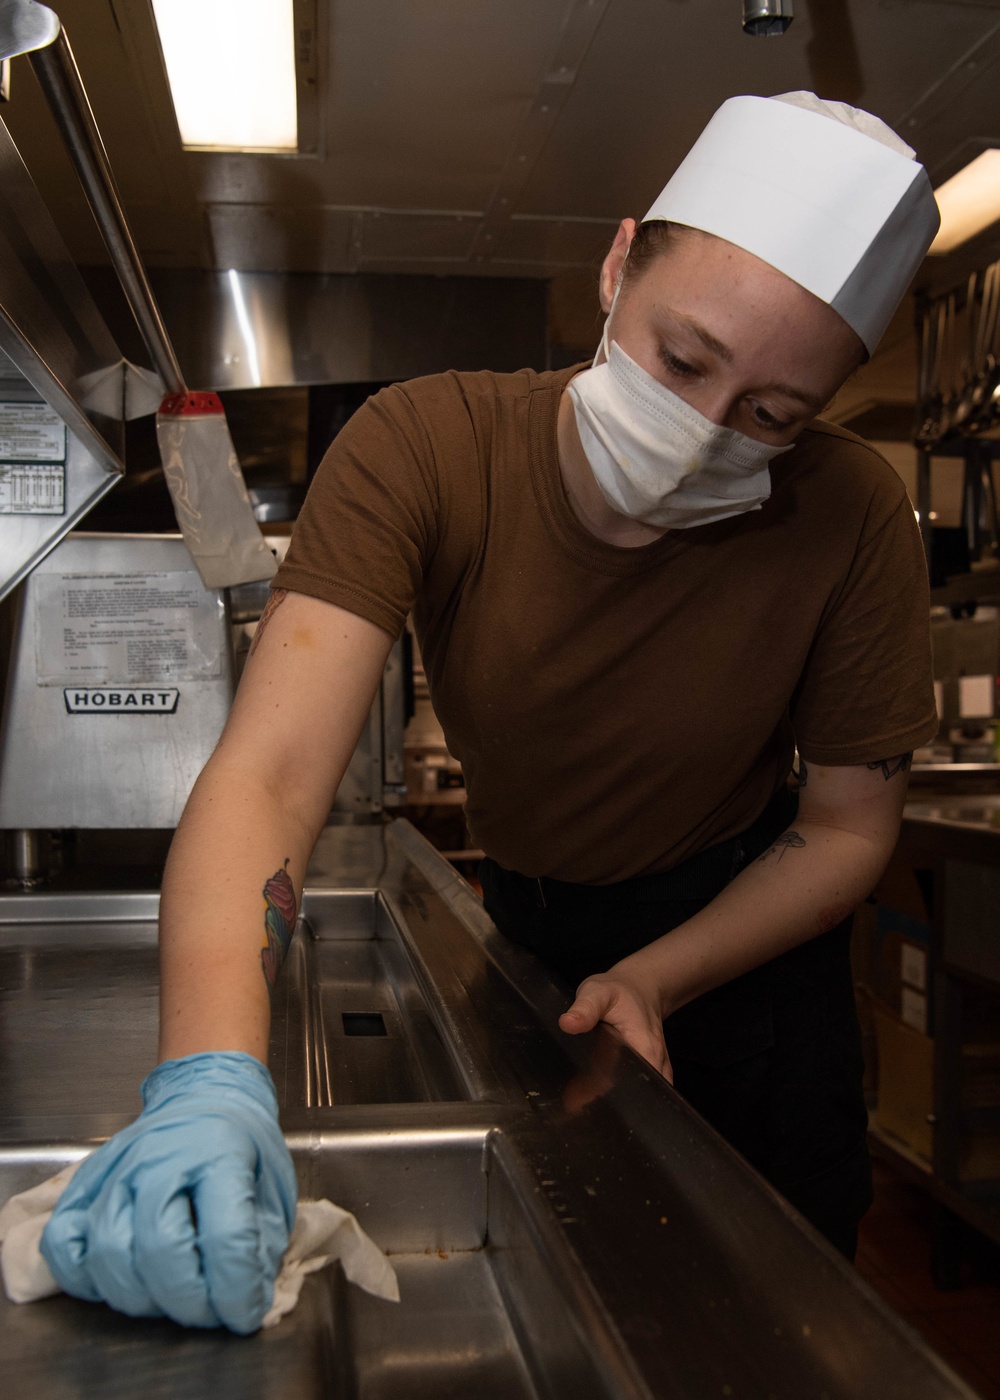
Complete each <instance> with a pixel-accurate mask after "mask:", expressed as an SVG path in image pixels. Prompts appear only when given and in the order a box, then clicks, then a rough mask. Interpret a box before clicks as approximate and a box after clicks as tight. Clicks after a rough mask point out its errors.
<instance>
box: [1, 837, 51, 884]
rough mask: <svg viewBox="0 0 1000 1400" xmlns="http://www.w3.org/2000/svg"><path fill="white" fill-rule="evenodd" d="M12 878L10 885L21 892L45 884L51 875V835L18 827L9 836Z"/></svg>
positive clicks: (9, 881)
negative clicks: (49, 874)
mask: <svg viewBox="0 0 1000 1400" xmlns="http://www.w3.org/2000/svg"><path fill="white" fill-rule="evenodd" d="M8 841H9V842H10V863H11V869H12V878H11V879H10V880H8V882H7V883H8V885H10V886H12V887H14V888H16V889H21V890H31V889H35V888H36V886H38V885H41V884H44V883H45V880H46V877H47V876H48V873H49V834H48V832H47V831H29V830H27V829H26V828H24V827H18V828H17V829H15V830H13V831H11V832H10V833H9V835H8Z"/></svg>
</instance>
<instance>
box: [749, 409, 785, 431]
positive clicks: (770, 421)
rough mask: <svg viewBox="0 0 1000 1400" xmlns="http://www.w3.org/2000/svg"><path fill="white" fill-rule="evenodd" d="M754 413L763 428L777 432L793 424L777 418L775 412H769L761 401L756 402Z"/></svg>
mask: <svg viewBox="0 0 1000 1400" xmlns="http://www.w3.org/2000/svg"><path fill="white" fill-rule="evenodd" d="M753 414H754V417H755V418H756V419H757V422H758V423H759V424H760V425H761V427H762V428H770V429H771V431H772V432H775V433H780V432H784V430H785V429H786V428H787V427H790V426H791V425H790V424H788V423H783V422H782V421H781V419H780V418H775V416H774V414H773V413H768V411H767V409H766V408H763V407H762V406H761V405H760V404H759V403H757V404H754V406H753Z"/></svg>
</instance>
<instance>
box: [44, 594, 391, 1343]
mask: <svg viewBox="0 0 1000 1400" xmlns="http://www.w3.org/2000/svg"><path fill="white" fill-rule="evenodd" d="M255 642H256V645H255V647H254V648H253V651H252V655H251V657H250V659H249V660H248V662H247V668H246V671H245V672H244V676H243V680H242V682H241V684H240V688H239V692H238V694H237V697H236V702H235V704H234V706H233V711H232V715H231V716H230V719H229V722H228V724H227V725H226V729H225V733H224V734H223V736H222V739H221V740H220V742H219V745H218V748H217V749H216V751H215V753H214V754H213V755H212V758H211V759H210V760H209V762H208V764H207V765H206V767H205V771H204V772H203V773H202V775H201V777H200V778H199V779H198V782H197V784H196V785H195V789H194V791H193V792H192V794H191V798H190V801H189V802H188V805H187V808H186V809H185V812H184V816H183V819H182V821H181V823H180V825H179V827H178V830H177V835H176V837H175V839H174V843H173V846H172V848H171V853H170V860H169V863H168V869H167V872H166V874H165V877H164V885H163V898H162V905H161V929H160V934H161V967H162V978H161V982H162V992H161V1038H160V1053H161V1056H162V1062H161V1063H160V1065H159V1066H158V1067H157V1068H156V1069H155V1070H154V1071H153V1073H152V1074H151V1075H150V1076H149V1077H148V1078H147V1079H146V1080H145V1082H144V1083H143V1086H142V1099H143V1106H144V1107H143V1112H142V1114H141V1115H140V1117H139V1118H138V1119H136V1121H135V1122H134V1123H132V1124H131V1125H130V1126H129V1127H127V1128H124V1129H123V1130H122V1131H121V1132H120V1133H117V1134H116V1135H115V1136H114V1137H113V1138H111V1139H110V1140H109V1141H108V1142H106V1143H104V1145H103V1146H102V1147H100V1148H98V1150H97V1151H96V1152H94V1153H92V1154H91V1155H90V1156H89V1157H88V1158H86V1160H85V1161H83V1162H82V1163H81V1165H80V1167H79V1169H78V1170H77V1172H76V1174H75V1175H74V1177H73V1179H72V1180H71V1181H70V1183H69V1185H68V1186H67V1187H66V1188H65V1189H64V1191H63V1194H62V1196H61V1197H60V1199H59V1203H58V1205H57V1207H56V1209H55V1211H54V1212H53V1215H52V1218H51V1220H50V1221H49V1223H48V1225H47V1226H46V1228H45V1231H44V1234H43V1235H42V1238H41V1242H40V1248H41V1252H42V1256H43V1258H44V1259H45V1261H46V1263H47V1264H48V1266H49V1268H50V1270H51V1272H52V1274H53V1275H54V1277H55V1279H56V1281H57V1283H58V1284H59V1286H60V1287H61V1288H63V1289H64V1290H65V1291H66V1292H67V1293H72V1294H73V1295H74V1296H75V1297H78V1298H86V1299H88V1300H90V1301H92V1302H97V1301H102V1300H103V1301H104V1302H107V1303H110V1304H111V1306H112V1307H114V1308H117V1309H119V1310H120V1311H121V1312H126V1313H130V1314H131V1315H133V1316H137V1317H156V1316H160V1315H162V1314H166V1315H167V1316H168V1317H172V1318H174V1319H175V1321H177V1322H180V1323H183V1324H186V1325H187V1326H193V1327H217V1326H219V1325H220V1324H221V1325H224V1326H226V1327H229V1328H231V1329H232V1330H233V1331H235V1332H253V1331H255V1330H256V1329H257V1328H258V1327H259V1326H260V1324H261V1321H262V1319H263V1318H264V1316H265V1314H266V1312H267V1310H268V1308H269V1307H270V1305H271V1299H272V1296H273V1289H274V1280H275V1278H276V1277H277V1273H278V1269H279V1268H280V1265H281V1259H282V1256H283V1254H284V1252H285V1249H286V1247H287V1244H288V1238H289V1233H290V1231H291V1229H292V1225H293V1223H294V1220H295V1207H296V1198H297V1194H298V1188H297V1183H296V1179H295V1168H294V1166H293V1164H292V1159H291V1157H290V1156H289V1153H288V1148H287V1146H286V1145H285V1142H284V1139H283V1137H282V1134H281V1127H280V1125H279V1122H278V1101H277V1097H276V1095H275V1092H274V1085H273V1084H272V1082H271V1078H270V1076H269V1074H268V1072H267V1069H266V1068H265V1066H264V1064H263V1063H261V1062H262V1061H263V1060H264V1059H265V1057H266V1054H267V1042H268V1029H269V992H270V987H271V985H273V983H274V981H275V980H276V978H277V975H278V972H279V971H280V967H281V962H282V960H283V958H284V954H285V951H286V949H287V946H288V940H289V939H290V937H291V933H292V930H293V929H294V927H295V911H296V908H297V904H298V897H299V894H300V892H301V882H302V878H303V874H304V872H305V868H306V865H307V863H308V861H309V856H310V853H311V851H312V847H313V844H314V842H315V840H316V837H317V835H318V833H319V830H320V828H321V827H322V825H323V822H324V820H325V818H326V814H327V812H328V811H329V808H330V804H331V801H332V799H333V795H334V793H335V791H336V789H337V786H338V784H339V783H340V780H341V778H342V777H343V775H344V771H345V769H346V768H347V764H348V762H349V761H350V757H351V754H352V752H353V751H354V747H355V745H356V743H357V739H358V735H359V734H360V732H361V728H362V726H363V724H364V723H365V720H366V717H367V715H368V712H369V710H370V708H371V703H372V700H373V698H374V695H375V691H376V688H377V687H378V684H379V680H380V677H381V675H382V670H383V667H384V665H385V661H386V657H387V655H388V653H389V649H390V646H391V645H392V642H391V638H390V637H389V635H388V633H387V632H384V631H382V630H381V629H380V628H378V627H376V626H374V625H373V624H372V623H370V622H366V621H365V620H364V619H362V618H360V617H357V616H355V615H354V614H353V613H349V612H345V611H344V610H343V609H341V608H337V607H334V606H333V605H332V604H330V603H324V602H320V601H318V600H316V599H314V598H309V597H306V596H304V595H302V594H298V593H283V592H275V593H273V594H272V596H271V600H270V602H269V604H268V607H267V609H266V611H265V616H264V617H263V618H262V619H261V623H260V626H259V627H258V633H257V638H255Z"/></svg>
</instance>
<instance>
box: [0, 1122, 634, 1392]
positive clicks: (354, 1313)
mask: <svg viewBox="0 0 1000 1400" xmlns="http://www.w3.org/2000/svg"><path fill="white" fill-rule="evenodd" d="M290 1141H291V1145H292V1148H293V1152H294V1155H295V1157H296V1163H297V1166H298V1170H299V1178H300V1183H301V1190H302V1193H303V1195H308V1196H313V1197H320V1196H326V1197H330V1198H332V1199H334V1200H337V1201H339V1202H340V1203H342V1204H344V1205H347V1206H348V1207H349V1208H350V1209H352V1210H354V1211H355V1212H356V1213H357V1215H358V1217H359V1218H360V1220H361V1221H362V1223H363V1224H364V1226H365V1228H366V1229H367V1230H368V1231H369V1232H370V1233H371V1234H372V1236H373V1237H374V1238H375V1239H376V1240H377V1242H378V1243H379V1244H380V1245H381V1246H382V1248H383V1249H385V1250H386V1251H387V1252H388V1253H389V1254H390V1255H391V1257H392V1262H393V1265H394V1267H395V1269H396V1272H397V1275H398V1277H399V1286H400V1294H401V1302H400V1303H399V1304H398V1305H395V1304H392V1303H386V1302H382V1301H380V1300H377V1299H374V1298H371V1297H369V1296H368V1295H366V1294H364V1293H362V1292H361V1291H360V1290H359V1289H357V1288H354V1287H351V1286H350V1285H348V1284H347V1283H346V1281H345V1279H344V1277H343V1275H342V1274H341V1273H340V1271H339V1268H337V1267H336V1266H335V1267H334V1268H332V1269H330V1270H328V1271H327V1272H326V1273H324V1274H321V1275H315V1276H313V1277H312V1278H310V1279H309V1280H307V1282H306V1285H305V1289H304V1292H303V1296H302V1299H301V1301H300V1303H299V1306H298V1308H297V1309H296V1311H295V1312H294V1313H293V1314H292V1315H291V1316H289V1317H287V1318H285V1319H284V1320H283V1321H282V1322H281V1323H279V1325H278V1326H277V1327H276V1328H275V1329H274V1330H273V1331H268V1332H265V1333H260V1334H258V1335H257V1336H256V1337H252V1338H238V1337H232V1336H229V1335H226V1334H223V1333H213V1334H201V1335H198V1334H192V1333H190V1332H185V1331H183V1330H182V1329H181V1328H179V1327H175V1326H173V1325H172V1324H170V1323H167V1322H152V1323H151V1322H148V1321H135V1320H130V1319H127V1318H123V1317H119V1316H116V1315H115V1314H113V1313H111V1312H110V1311H109V1310H108V1309H106V1308H104V1307H102V1306H99V1305H89V1304H86V1303H80V1302H77V1301H75V1300H73V1299H70V1298H66V1297H59V1298H53V1299H50V1300H47V1301H45V1302H44V1303H39V1304H35V1305H32V1306H24V1307H15V1306H13V1305H12V1304H10V1303H8V1302H7V1301H6V1300H3V1301H2V1302H0V1336H2V1338H3V1342H2V1352H3V1374H4V1384H3V1393H4V1395H5V1397H7V1398H8V1400H14V1398H15V1397H21V1396H24V1397H28V1396H40V1395H58V1396H62V1395H69V1394H72V1395H73V1396H74V1397H80V1400H85V1398H86V1400H89V1397H94V1398H95V1400H97V1397H113V1396H119V1395H120V1396H135V1395H139V1394H141V1395H142V1396H144V1397H147V1398H149V1397H158V1396H163V1397H167V1396H169V1397H171V1400H180V1398H181V1397H191V1398H192V1400H194V1397H204V1396H208V1395H211V1396H213V1397H219V1400H222V1397H226V1396H233V1397H240V1400H245V1397H248V1396H256V1395H260V1396H268V1397H274V1396H289V1397H291V1396H294V1397H296V1400H311V1397H314V1396H315V1397H320V1396H323V1397H331V1398H332V1397H337V1400H341V1397H342V1398H343V1400H354V1397H357V1398H358V1400H421V1397H424V1396H426V1397H429V1398H430V1397H434V1400H446V1398H447V1397H455V1398H456V1400H459V1398H461V1400H467V1398H468V1397H473V1396H474V1397H477V1400H521V1398H522V1397H523V1398H524V1400H538V1398H539V1397H547V1396H570V1395H572V1396H574V1397H581V1400H589V1397H594V1400H597V1397H610V1396H616V1395H627V1394H633V1393H634V1394H637V1395H639V1394H642V1393H644V1392H643V1391H642V1390H641V1389H640V1390H638V1391H633V1390H632V1389H631V1385H630V1382H629V1379H628V1371H629V1367H628V1362H627V1358H625V1357H624V1356H621V1355H618V1353H619V1352H620V1347H619V1346H618V1344H617V1343H616V1341H615V1338H614V1336H613V1333H612V1332H611V1331H610V1330H609V1329H608V1328H607V1327H606V1326H605V1325H604V1323H603V1321H602V1319H601V1314H600V1309H599V1307H598V1306H597V1305H596V1301H595V1300H593V1299H592V1298H591V1297H590V1294H589V1290H588V1287H587V1283H586V1279H585V1278H583V1277H582V1276H581V1274H580V1270H579V1266H578V1265H577V1264H576V1263H575V1262H574V1260H573V1257H572V1254H571V1252H570V1251H569V1250H568V1249H567V1247H566V1244H565V1241H564V1240H563V1239H562V1238H561V1236H560V1233H559V1231H558V1227H557V1226H556V1225H555V1222H554V1221H553V1219H552V1218H551V1213H550V1211H549V1210H548V1208H547V1207H546V1206H545V1205H544V1204H543V1203H541V1202H540V1201H539V1198H538V1197H537V1196H536V1195H535V1193H534V1191H533V1189H532V1188H531V1187H530V1185H529V1186H528V1187H527V1189H526V1182H528V1181H530V1177H526V1176H525V1173H524V1170H523V1166H522V1165H521V1164H520V1163H519V1162H518V1159H517V1156H516V1153H513V1152H512V1151H511V1150H510V1148H509V1145H507V1144H505V1143H504V1142H503V1134H502V1133H501V1132H498V1131H497V1130H495V1129H491V1128H488V1127H483V1126H479V1127H477V1126H473V1125H471V1124H470V1125H469V1126H467V1127H464V1128H463V1127H459V1128H441V1127H437V1128H435V1127H431V1126H428V1127H426V1128H423V1129H419V1128H418V1129H410V1130H408V1131H407V1130H404V1131H395V1132H389V1133H387V1132H384V1131H382V1132H379V1131H366V1130H361V1131H355V1132H343V1131H336V1132H332V1133H329V1134H322V1133H319V1134H293V1135H292V1136H291V1139H290ZM73 1155H74V1154H73V1153H72V1152H71V1151H70V1152H67V1151H66V1150H65V1149H63V1150H60V1149H57V1148H47V1149H41V1148H36V1149H31V1150H21V1151H12V1150H8V1151H7V1152H2V1151H0V1199H5V1198H6V1197H7V1196H8V1195H10V1194H12V1193H13V1192H14V1191H16V1190H20V1189H24V1188H25V1187H27V1186H28V1185H31V1184H33V1183H34V1182H35V1181H37V1180H42V1179H44V1178H45V1177H46V1176H49V1175H51V1174H52V1173H53V1172H55V1171H56V1170H58V1169H59V1167H60V1166H61V1165H63V1164H64V1163H65V1161H66V1160H67V1159H68V1158H70V1157H72V1156H73ZM609 1367H610V1368H611V1374H604V1372H606V1371H607V1370H608V1368H609ZM615 1373H617V1378H616V1375H615ZM623 1385H624V1388H623Z"/></svg>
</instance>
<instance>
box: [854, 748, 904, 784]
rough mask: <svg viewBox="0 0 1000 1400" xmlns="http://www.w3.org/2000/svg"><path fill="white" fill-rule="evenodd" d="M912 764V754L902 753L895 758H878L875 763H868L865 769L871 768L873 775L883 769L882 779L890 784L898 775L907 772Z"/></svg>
mask: <svg viewBox="0 0 1000 1400" xmlns="http://www.w3.org/2000/svg"><path fill="white" fill-rule="evenodd" d="M912 762H913V755H912V753H901V754H898V755H897V756H896V757H895V758H877V759H876V760H875V762H874V763H867V764H866V765H865V767H866V768H870V769H871V771H872V772H873V773H874V772H876V771H877V770H878V769H881V770H882V777H883V778H884V779H885V780H886V782H888V781H889V779H890V778H894V777H895V776H896V774H897V773H905V772H907V770H908V769H909V767H910V764H911V763H912Z"/></svg>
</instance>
